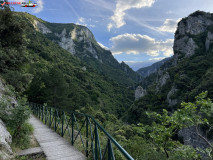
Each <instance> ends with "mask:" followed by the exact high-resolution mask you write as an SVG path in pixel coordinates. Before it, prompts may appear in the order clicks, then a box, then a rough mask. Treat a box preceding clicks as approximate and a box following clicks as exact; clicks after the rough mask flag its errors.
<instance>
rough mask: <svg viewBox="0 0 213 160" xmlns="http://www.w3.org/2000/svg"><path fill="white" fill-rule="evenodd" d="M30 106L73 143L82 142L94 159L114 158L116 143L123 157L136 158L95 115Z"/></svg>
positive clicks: (37, 114)
mask: <svg viewBox="0 0 213 160" xmlns="http://www.w3.org/2000/svg"><path fill="white" fill-rule="evenodd" d="M29 106H30V107H31V109H32V112H33V114H34V115H36V116H37V117H38V118H39V119H40V120H41V121H42V122H43V123H45V124H47V125H49V127H52V128H53V129H54V130H55V131H56V132H58V133H59V134H60V135H61V136H62V137H66V138H69V139H70V140H71V144H72V145H74V144H76V143H78V144H79V143H82V146H83V150H84V153H85V155H86V157H88V158H89V157H90V158H92V159H94V160H99V159H100V160H104V159H108V160H114V159H115V158H116V155H115V154H114V151H113V147H112V144H114V146H115V149H117V150H118V151H120V153H121V154H122V157H123V158H126V159H127V160H134V159H133V158H132V157H131V155H130V154H129V153H128V152H127V151H126V150H125V149H124V148H123V147H122V146H121V145H120V144H119V143H118V142H117V141H116V140H115V139H114V138H113V137H112V136H111V135H110V134H109V133H108V132H107V131H106V130H105V129H104V128H103V127H102V126H101V125H100V124H99V123H98V122H97V121H96V120H95V118H94V117H92V116H90V115H87V114H83V113H78V112H73V111H70V110H64V109H60V108H51V107H47V106H43V105H39V104H36V103H32V102H30V103H29ZM77 116H78V117H77ZM80 123H81V124H80ZM79 124H80V125H79ZM84 126H85V130H84ZM76 131H77V132H76ZM89 131H90V132H89ZM67 132H68V133H67ZM100 132H102V133H103V134H104V136H102V137H100V136H99V133H100ZM89 133H90V137H89ZM100 138H101V140H103V141H105V143H102V144H101V143H100V141H101V140H100ZM77 141H78V142H77ZM89 143H90V146H89ZM102 148H103V149H102ZM107 153H108V154H107ZM122 157H121V158H122ZM123 158H122V159H123Z"/></svg>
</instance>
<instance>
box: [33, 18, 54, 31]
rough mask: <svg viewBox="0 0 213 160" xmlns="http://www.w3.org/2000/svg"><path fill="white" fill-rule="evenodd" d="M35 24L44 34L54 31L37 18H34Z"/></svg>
mask: <svg viewBox="0 0 213 160" xmlns="http://www.w3.org/2000/svg"><path fill="white" fill-rule="evenodd" d="M33 26H34V28H35V29H36V30H37V31H40V32H41V33H43V34H47V33H52V31H51V30H50V29H49V28H47V27H46V26H45V25H44V24H43V23H41V22H39V21H37V20H34V23H33Z"/></svg>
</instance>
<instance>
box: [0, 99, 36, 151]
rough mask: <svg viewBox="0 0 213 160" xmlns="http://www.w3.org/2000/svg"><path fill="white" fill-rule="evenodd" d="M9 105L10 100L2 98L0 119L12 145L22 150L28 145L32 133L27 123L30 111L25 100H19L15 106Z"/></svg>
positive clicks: (31, 128)
mask: <svg viewBox="0 0 213 160" xmlns="http://www.w3.org/2000/svg"><path fill="white" fill-rule="evenodd" d="M11 104H12V103H11V98H10V97H9V98H8V97H6V96H3V98H2V99H1V100H0V108H1V110H0V118H1V119H2V120H3V121H4V122H5V123H6V126H7V128H8V131H9V132H10V134H11V135H12V138H13V145H14V146H17V147H19V148H21V149H24V148H27V147H28V145H29V144H30V143H29V141H30V138H29V135H30V134H31V133H32V132H33V127H32V126H31V125H30V124H29V123H27V120H28V119H29V117H30V109H29V107H28V106H26V99H25V98H23V99H21V100H19V101H18V103H17V104H13V105H11Z"/></svg>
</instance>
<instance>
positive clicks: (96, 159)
mask: <svg viewBox="0 0 213 160" xmlns="http://www.w3.org/2000/svg"><path fill="white" fill-rule="evenodd" d="M95 160H98V130H97V125H96V124H95Z"/></svg>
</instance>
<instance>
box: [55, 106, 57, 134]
mask: <svg viewBox="0 0 213 160" xmlns="http://www.w3.org/2000/svg"><path fill="white" fill-rule="evenodd" d="M54 115H55V125H54V126H55V127H54V128H55V132H56V118H57V117H56V108H55V114H54Z"/></svg>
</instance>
